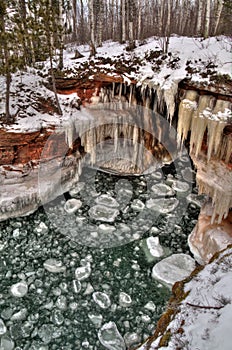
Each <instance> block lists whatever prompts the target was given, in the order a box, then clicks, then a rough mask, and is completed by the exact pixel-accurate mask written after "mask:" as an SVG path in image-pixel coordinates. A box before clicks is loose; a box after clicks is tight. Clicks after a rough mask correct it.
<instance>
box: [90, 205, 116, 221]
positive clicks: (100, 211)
mask: <svg viewBox="0 0 232 350" xmlns="http://www.w3.org/2000/svg"><path fill="white" fill-rule="evenodd" d="M118 215H119V210H118V209H114V208H108V207H106V206H104V205H99V204H98V205H94V206H93V207H92V208H90V209H89V216H90V217H91V218H92V219H94V220H98V221H105V222H114V220H115V218H116V217H117V216H118Z"/></svg>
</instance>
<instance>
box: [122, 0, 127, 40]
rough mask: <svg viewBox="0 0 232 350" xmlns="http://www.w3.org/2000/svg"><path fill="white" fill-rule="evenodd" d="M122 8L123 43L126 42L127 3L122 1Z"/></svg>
mask: <svg viewBox="0 0 232 350" xmlns="http://www.w3.org/2000/svg"><path fill="white" fill-rule="evenodd" d="M121 8H122V42H123V43H125V41H126V1H125V0H121Z"/></svg>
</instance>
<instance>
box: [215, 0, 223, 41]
mask: <svg viewBox="0 0 232 350" xmlns="http://www.w3.org/2000/svg"><path fill="white" fill-rule="evenodd" d="M222 9H223V0H217V4H216V11H215V24H214V32H213V35H217V30H218V25H219V22H220V18H221V13H222Z"/></svg>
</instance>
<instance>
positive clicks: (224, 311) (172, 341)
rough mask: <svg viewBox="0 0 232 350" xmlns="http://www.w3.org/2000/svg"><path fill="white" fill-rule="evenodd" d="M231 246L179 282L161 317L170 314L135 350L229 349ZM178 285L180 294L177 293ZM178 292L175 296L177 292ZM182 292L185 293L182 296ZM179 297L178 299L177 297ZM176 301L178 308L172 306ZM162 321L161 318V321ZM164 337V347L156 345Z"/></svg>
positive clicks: (231, 307) (231, 301)
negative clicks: (179, 349)
mask: <svg viewBox="0 0 232 350" xmlns="http://www.w3.org/2000/svg"><path fill="white" fill-rule="evenodd" d="M231 266H232V247H231V246H230V247H229V248H228V249H226V250H224V251H222V252H221V253H219V254H218V255H216V256H215V257H214V258H213V259H212V260H211V261H210V263H209V264H207V265H205V266H204V268H202V269H201V270H200V271H198V272H196V273H194V274H193V276H192V277H191V278H190V279H188V280H187V281H185V282H183V283H182V287H181V285H180V284H179V285H178V286H177V287H176V288H177V290H176V291H175V287H174V291H173V292H174V296H175V298H176V299H174V300H173V298H172V302H173V306H172V304H169V309H168V310H167V313H165V314H164V318H163V320H165V317H166V320H167V319H168V317H167V315H168V314H170V312H172V316H171V317H170V318H169V321H168V322H166V325H165V326H164V327H165V328H163V331H162V334H160V333H159V334H157V332H156V333H155V334H156V335H157V337H156V338H155V339H154V340H152V341H151V340H150V341H149V342H146V343H145V344H144V345H142V346H141V347H139V348H138V350H145V349H146V350H155V349H159V350H161V349H162V350H176V349H178V348H180V347H181V348H182V349H200V350H203V349H204V350H218V349H223V350H230V349H231V321H232V272H231ZM180 288H181V289H182V292H183V293H180ZM178 293H179V294H181V295H180V296H179V297H178V295H179V294H178ZM183 295H185V297H184V299H183ZM178 298H180V300H179V299H178ZM177 303H178V309H177V308H176V305H177ZM164 323H165V321H164ZM165 337H166V339H167V341H166V344H165V346H162V345H161V344H160V342H161V341H163V340H162V339H164V338H165Z"/></svg>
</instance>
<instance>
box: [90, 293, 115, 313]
mask: <svg viewBox="0 0 232 350" xmlns="http://www.w3.org/2000/svg"><path fill="white" fill-rule="evenodd" d="M93 300H94V301H95V303H96V304H98V305H99V306H100V308H102V309H108V307H110V305H111V301H110V298H109V296H108V295H107V294H105V293H102V292H94V293H93Z"/></svg>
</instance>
